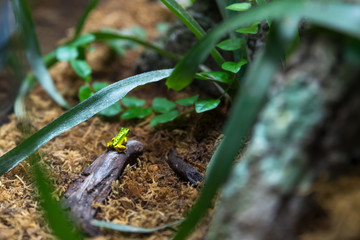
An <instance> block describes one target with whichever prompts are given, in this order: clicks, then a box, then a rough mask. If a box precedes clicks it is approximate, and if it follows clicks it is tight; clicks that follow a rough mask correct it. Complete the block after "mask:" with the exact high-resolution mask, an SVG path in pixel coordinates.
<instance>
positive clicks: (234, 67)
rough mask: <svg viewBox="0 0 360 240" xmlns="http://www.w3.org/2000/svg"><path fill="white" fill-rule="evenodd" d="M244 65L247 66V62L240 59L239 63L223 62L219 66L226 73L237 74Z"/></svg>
mask: <svg viewBox="0 0 360 240" xmlns="http://www.w3.org/2000/svg"><path fill="white" fill-rule="evenodd" d="M245 64H247V61H246V60H245V59H241V60H240V62H237V63H236V62H224V63H223V64H222V65H221V68H222V69H224V70H226V71H229V72H232V73H237V72H239V71H240V69H241V67H242V66H243V65H245Z"/></svg>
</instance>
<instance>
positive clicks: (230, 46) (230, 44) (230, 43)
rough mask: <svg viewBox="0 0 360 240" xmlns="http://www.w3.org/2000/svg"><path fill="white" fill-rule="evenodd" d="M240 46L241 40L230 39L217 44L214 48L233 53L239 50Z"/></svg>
mask: <svg viewBox="0 0 360 240" xmlns="http://www.w3.org/2000/svg"><path fill="white" fill-rule="evenodd" d="M242 45H243V40H242V39H241V38H230V39H226V40H224V41H222V42H220V43H218V44H217V45H216V46H217V47H219V48H221V49H222V50H225V51H234V50H237V49H240V48H241V46H242Z"/></svg>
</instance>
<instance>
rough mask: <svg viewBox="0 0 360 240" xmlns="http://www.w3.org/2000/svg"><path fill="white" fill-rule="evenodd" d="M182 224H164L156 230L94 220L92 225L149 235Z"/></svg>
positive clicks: (155, 228)
mask: <svg viewBox="0 0 360 240" xmlns="http://www.w3.org/2000/svg"><path fill="white" fill-rule="evenodd" d="M182 222H183V220H179V221H175V222H172V223H168V224H164V225H162V226H159V227H154V228H142V227H133V226H129V225H125V224H117V223H113V222H105V221H98V220H92V221H91V224H93V225H95V226H97V227H103V228H108V229H113V230H116V231H120V232H127V233H143V234H149V233H153V232H156V231H160V230H163V229H166V228H169V227H172V226H174V225H178V224H180V223H182Z"/></svg>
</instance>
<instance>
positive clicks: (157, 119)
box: [150, 110, 179, 127]
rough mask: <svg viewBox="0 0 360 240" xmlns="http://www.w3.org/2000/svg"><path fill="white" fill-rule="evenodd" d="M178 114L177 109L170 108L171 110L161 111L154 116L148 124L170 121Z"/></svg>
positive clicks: (154, 124) (153, 124)
mask: <svg viewBox="0 0 360 240" xmlns="http://www.w3.org/2000/svg"><path fill="white" fill-rule="evenodd" d="M178 116H179V111H178V110H172V111H171V112H166V113H163V114H161V115H158V116H156V117H154V118H153V119H152V120H151V122H150V126H152V127H154V126H156V125H158V124H159V123H166V122H170V121H172V120H174V119H175V118H177V117H178Z"/></svg>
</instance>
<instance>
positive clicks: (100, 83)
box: [92, 82, 109, 92]
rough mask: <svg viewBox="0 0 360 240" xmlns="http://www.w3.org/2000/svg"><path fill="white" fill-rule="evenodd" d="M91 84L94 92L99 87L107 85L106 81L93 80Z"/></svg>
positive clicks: (99, 88) (98, 89)
mask: <svg viewBox="0 0 360 240" xmlns="http://www.w3.org/2000/svg"><path fill="white" fill-rule="evenodd" d="M92 86H93V88H94V90H95V92H98V91H100V90H101V89H103V88H105V87H107V86H109V84H108V83H107V82H93V84H92Z"/></svg>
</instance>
